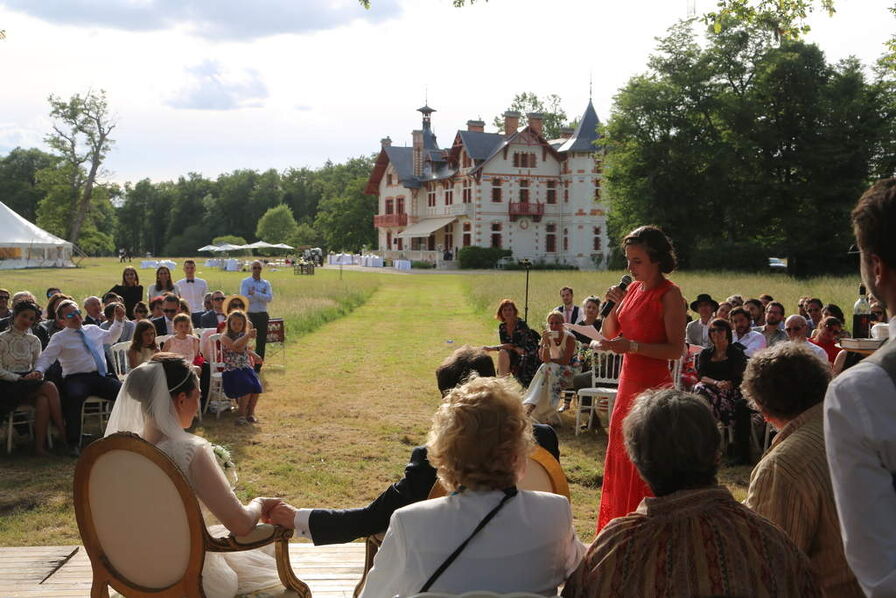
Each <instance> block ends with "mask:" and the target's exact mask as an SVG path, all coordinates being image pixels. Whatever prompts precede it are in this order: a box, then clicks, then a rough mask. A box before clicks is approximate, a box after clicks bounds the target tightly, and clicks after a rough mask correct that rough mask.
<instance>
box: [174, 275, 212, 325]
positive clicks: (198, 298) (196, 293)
mask: <svg viewBox="0 0 896 598" xmlns="http://www.w3.org/2000/svg"><path fill="white" fill-rule="evenodd" d="M184 275H185V276H184V277H183V278H181V279H180V280H178V281H177V282H176V283H175V284H176V285H177V288H179V289H180V296H181V298H182V299H186V300H187V303H189V304H190V319H191V320H193V327H194V328H199V327H200V318H202V314H204V313H205V294H206V293H207V292H208V284H206V282H205V281H204V280H202V279H201V278H196V262H194V261H193V260H186V261H184Z"/></svg>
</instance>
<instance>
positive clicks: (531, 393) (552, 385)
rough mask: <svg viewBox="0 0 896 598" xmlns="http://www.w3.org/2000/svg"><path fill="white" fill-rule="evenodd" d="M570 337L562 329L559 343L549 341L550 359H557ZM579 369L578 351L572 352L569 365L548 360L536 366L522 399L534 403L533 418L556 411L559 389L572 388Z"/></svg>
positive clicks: (538, 418)
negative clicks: (536, 369) (536, 368)
mask: <svg viewBox="0 0 896 598" xmlns="http://www.w3.org/2000/svg"><path fill="white" fill-rule="evenodd" d="M570 338H572V339H575V337H574V336H573V335H572V334H571V333H569V332H566V331H564V332H563V337H562V338H561V339H560V344H559V345H557V344H554V342H553V341H551V344H550V346H549V350H550V354H551V359H558V358H560V356H561V355H563V348H564V347H565V346H566V343H567V342H568V341H569V339H570ZM579 371H580V362H579V360H578V351H574V352H573V356H572V359H571V360H570V362H569V365H562V364H559V363H554V362H553V361H550V362H545V363H542V364H541V365H540V366H539V367H538V371H537V372H536V373H535V377H534V378H532V381H531V382H530V384H529V389H528V391H527V392H526V396H525V398H524V399H523V404H524V405H535V411H533V412H532V417H533V418H534V419H535V420H537V421H545V420H546V419H547V416H548V415H550V414H551V413H553V412H554V411H556V409H557V405H558V404H559V403H560V393H561V391H562V390H563V389H564V388H572V378H573V376H575V375H576V374H578V373H579Z"/></svg>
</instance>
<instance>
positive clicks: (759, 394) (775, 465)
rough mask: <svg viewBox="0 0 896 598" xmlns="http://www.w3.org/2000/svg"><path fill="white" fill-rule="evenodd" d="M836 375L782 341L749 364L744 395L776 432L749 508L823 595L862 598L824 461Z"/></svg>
mask: <svg viewBox="0 0 896 598" xmlns="http://www.w3.org/2000/svg"><path fill="white" fill-rule="evenodd" d="M830 379H831V369H830V368H829V367H827V365H826V364H824V363H822V361H821V360H820V359H818V358H817V357H816V356H815V355H814V354H812V353H810V352H809V350H808V347H806V345H805V343H799V344H798V343H790V342H788V343H781V344H778V345H776V346H774V347H772V348H770V349H767V350H765V351H760V352H759V353H757V354H756V355H754V356H753V358H752V359H751V360H750V362H749V363H748V364H747V369H746V371H745V372H744V381H743V383H742V384H741V390H742V391H743V393H744V396H746V397H747V398H748V399H749V400H751V401H753V403H754V404H755V405H756V407H757V408H758V409H759V412H760V413H762V415H763V417H765V419H766V420H767V421H768V422H769V423H770V424H771V425H773V426H774V427H775V428H776V429H777V430H778V434H777V436H775V440H774V442H772V446H771V449H769V451H768V452H767V453H766V454H765V456H763V457H762V460H761V461H760V462H759V464H758V465H757V466H756V468H755V469H754V470H753V474H752V476H750V489H749V491H748V492H747V500H746V501H745V504H746V505H747V506H748V507H750V508H751V509H753V510H754V511H756V512H757V513H759V514H760V515H762V516H763V517H766V518H767V519H770V520H771V521H772V522H774V523H777V524H778V525H779V526H780V527H781V529H783V530H784V531H785V532H787V535H788V536H790V539H791V540H793V542H794V543H795V544H796V545H797V546H798V547H799V548H800V550H802V551H803V552H804V553H805V554H806V556H808V557H809V560H810V561H811V562H812V571H813V573H814V574H815V578H816V580H817V581H818V585H819V586H820V587H821V590H822V594H823V595H824V596H826V597H830V598H863V597H864V594H863V593H862V589H861V588H860V587H859V583H858V581H856V577H855V575H854V574H853V572H852V569H850V568H849V565H848V564H847V562H846V555H845V554H844V552H843V540H842V538H841V536H840V522H839V519H838V517H837V509H836V506H835V504H834V490H833V488H832V486H831V473H830V470H829V469H828V461H827V457H826V456H825V444H824V404H823V403H824V394H825V392H826V391H827V388H828V382H829V381H830Z"/></svg>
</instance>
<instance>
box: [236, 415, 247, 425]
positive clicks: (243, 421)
mask: <svg viewBox="0 0 896 598" xmlns="http://www.w3.org/2000/svg"><path fill="white" fill-rule="evenodd" d="M233 423H234V425H237V426H247V425H249V420H247V419H246V418H245V417H238V418H236V419H235V420H233Z"/></svg>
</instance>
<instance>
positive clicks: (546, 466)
mask: <svg viewBox="0 0 896 598" xmlns="http://www.w3.org/2000/svg"><path fill="white" fill-rule="evenodd" d="M517 488H519V489H520V490H540V491H542V492H551V493H553V494H559V495H561V496H565V497H566V500H571V499H570V495H569V482H568V481H567V480H566V474H565V473H563V468H562V467H561V466H560V462H559V461H557V460H556V459H555V458H554V456H553V455H552V454H551V453H549V452H548V451H547V450H545V449H544V448H543V447H540V446H536V447H535V448H534V449H533V450H532V452H531V453H530V454H529V463H528V467H527V468H526V475H525V476H524V477H523V479H522V480H520V482H519V483H518V484H517ZM446 494H447V492H445V487H444V486H442V484H441V483H440V482H439V480H436V483H435V484H433V486H432V489H431V490H430V491H429V497H428V498H439V497H442V496H445V495H446ZM383 536H385V533H381V534H377V535H375V536H368V537H367V540H366V542H365V544H366V546H365V548H366V550H365V555H364V573H363V574H362V575H361V581H359V582H358V585H357V586H355V592H354V598H358V596H360V594H361V591H362V590H363V589H364V584H365V583H366V582H367V574H368V573H369V572H370V569H371V568H372V567H373V559H374V557H375V556H376V553H377V552H378V551H379V549H380V545H381V544H382V543H383ZM436 595H438V594H436ZM475 595H476V594H474V596H475ZM508 596H520V597H521V598H522V597H523V596H526V597H528V596H529V595H528V594H519V593H517V594H508ZM464 597H466V594H464Z"/></svg>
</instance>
